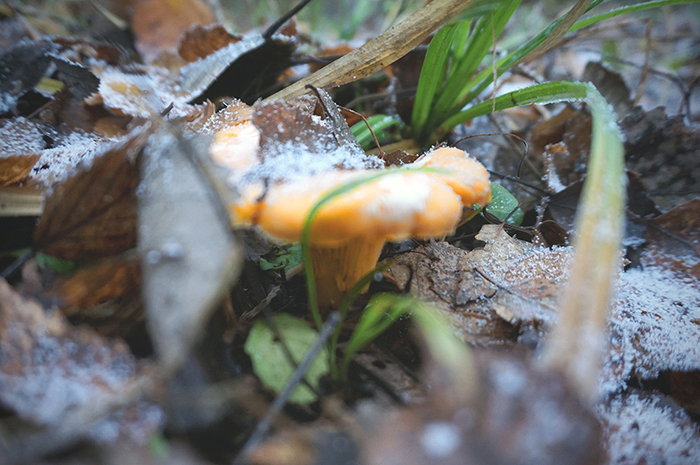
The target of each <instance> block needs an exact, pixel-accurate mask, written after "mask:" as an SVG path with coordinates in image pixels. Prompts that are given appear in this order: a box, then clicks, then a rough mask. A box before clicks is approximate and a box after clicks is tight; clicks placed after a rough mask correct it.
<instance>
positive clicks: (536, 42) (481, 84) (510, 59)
mask: <svg viewBox="0 0 700 465" xmlns="http://www.w3.org/2000/svg"><path fill="white" fill-rule="evenodd" d="M601 2H602V0H595V1H594V2H593V3H592V4H591V5H590V6H589V7H588V8H587V9H586V12H588V11H590V10H591V9H592V8H595V7H596V6H597V5H599V4H600V3H601ZM565 17H566V16H562V17H561V18H559V19H557V20H555V21H553V22H552V23H551V24H550V25H549V26H547V27H546V28H544V29H543V30H541V31H540V32H539V33H537V34H536V35H535V36H534V37H533V38H532V39H530V40H529V41H527V43H525V44H524V45H523V46H521V47H518V48H517V49H516V50H514V51H512V52H511V53H509V54H508V55H506V56H505V57H503V58H501V59H500V60H498V62H497V64H496V75H497V76H501V75H502V74H503V73H505V72H506V71H508V70H509V69H510V68H512V67H513V66H515V65H516V64H517V63H519V62H521V61H524V60H526V59H528V55H531V54H532V53H533V52H534V51H535V50H536V49H537V48H538V47H539V46H540V45H542V44H543V43H544V42H545V41H546V40H547V38H548V37H549V36H551V35H552V34H553V33H554V31H555V30H557V28H558V27H559V26H560V24H561V22H562V21H563V20H564V18H565ZM492 82H493V69H491V68H485V69H483V70H482V71H480V72H479V73H478V74H477V75H476V76H474V77H473V78H472V79H471V80H470V82H469V84H468V85H466V86H465V87H464V90H465V91H466V92H463V93H462V98H461V99H460V100H459V101H457V103H455V105H454V106H453V107H452V108H450V109H449V110H448V111H446V112H445V113H444V114H450V115H454V114H456V113H457V112H459V110H461V108H462V107H463V106H464V105H466V104H467V103H469V102H471V101H473V100H474V99H475V98H476V97H477V96H479V95H480V94H481V93H482V92H483V91H484V90H485V89H486V88H487V87H488V86H489V85H491V83H492Z"/></svg>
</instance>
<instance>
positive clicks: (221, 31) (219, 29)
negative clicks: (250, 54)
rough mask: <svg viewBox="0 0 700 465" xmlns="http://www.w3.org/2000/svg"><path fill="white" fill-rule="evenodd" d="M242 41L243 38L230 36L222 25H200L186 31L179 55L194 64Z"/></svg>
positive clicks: (181, 41) (179, 47) (179, 48)
mask: <svg viewBox="0 0 700 465" xmlns="http://www.w3.org/2000/svg"><path fill="white" fill-rule="evenodd" d="M241 39H243V38H242V37H241V36H236V35H232V34H230V33H229V32H228V31H227V30H226V28H225V27H224V26H222V25H221V24H210V25H201V24H200V25H197V26H195V27H193V28H191V29H188V30H187V31H185V33H184V35H183V36H182V38H181V39H180V44H179V46H178V53H179V54H180V56H181V57H182V58H183V59H184V60H185V61H187V62H193V61H197V60H199V59H201V58H205V57H207V56H209V55H211V54H212V53H214V52H216V51H217V50H219V49H221V48H224V47H225V46H227V45H229V44H235V43H236V42H239V41H240V40H241Z"/></svg>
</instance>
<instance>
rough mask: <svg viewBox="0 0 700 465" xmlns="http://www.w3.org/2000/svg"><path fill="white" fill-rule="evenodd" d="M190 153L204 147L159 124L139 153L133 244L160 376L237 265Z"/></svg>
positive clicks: (178, 359) (216, 204) (220, 211)
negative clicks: (138, 256)
mask: <svg viewBox="0 0 700 465" xmlns="http://www.w3.org/2000/svg"><path fill="white" fill-rule="evenodd" d="M172 130H173V131H175V129H172ZM185 150H187V151H188V152H189V153H190V155H187V154H186V152H185ZM195 151H202V152H206V148H203V147H201V146H199V145H196V144H195V143H194V142H192V141H188V140H185V139H183V138H182V136H181V135H177V134H174V133H171V132H170V130H169V129H168V128H166V127H161V128H160V129H159V130H158V131H156V132H155V133H154V134H152V135H151V136H150V137H149V138H148V143H147V145H146V147H145V149H144V151H143V155H142V163H141V183H140V185H139V188H138V189H139V197H138V223H139V227H138V245H139V250H140V252H141V256H142V262H141V270H142V274H143V299H144V303H145V308H146V319H147V323H148V328H149V331H150V334H151V338H152V340H153V343H154V347H155V351H156V353H157V355H158V357H159V358H160V363H161V365H162V368H163V370H164V371H165V372H166V373H171V372H172V370H176V369H177V368H178V367H179V366H180V365H181V364H182V363H183V362H184V360H185V358H186V356H187V355H188V354H189V352H190V349H191V348H192V345H193V344H194V343H195V341H196V340H197V338H198V336H199V335H200V333H201V330H202V329H203V328H204V325H205V323H206V322H207V321H208V318H209V316H210V315H211V312H212V311H213V309H214V308H215V306H216V305H218V303H219V302H220V299H221V297H222V295H223V293H224V292H225V291H226V290H227V289H228V287H229V286H230V284H231V283H232V281H233V280H234V279H235V278H236V276H237V274H238V271H239V268H240V263H241V260H242V257H241V252H240V249H239V247H238V245H237V243H235V242H234V240H233V237H232V234H231V231H230V229H229V227H228V223H229V216H228V213H227V210H226V209H225V208H224V207H223V206H222V205H221V199H219V198H216V197H215V196H214V193H213V191H212V188H211V186H210V185H208V184H207V183H206V182H205V180H204V179H203V177H202V174H201V173H200V172H199V171H198V170H197V168H195V166H194V164H193V163H192V159H188V157H190V156H194V157H197V155H195V154H194V153H195Z"/></svg>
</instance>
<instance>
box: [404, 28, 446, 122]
mask: <svg viewBox="0 0 700 465" xmlns="http://www.w3.org/2000/svg"><path fill="white" fill-rule="evenodd" d="M456 32H457V27H456V26H454V25H453V26H446V27H443V28H442V29H440V30H439V31H438V32H437V34H435V37H433V40H431V41H430V45H428V51H427V52H426V54H425V60H424V62H423V67H422V68H421V71H420V77H419V79H418V89H417V90H416V98H415V103H414V104H413V113H412V115H411V130H412V131H413V133H414V134H416V133H420V132H422V131H423V127H424V126H425V123H426V121H427V120H428V117H429V115H430V109H431V108H432V105H433V101H434V99H435V94H436V92H437V91H438V89H439V88H440V86H441V84H442V81H443V80H444V79H445V70H446V69H447V60H448V58H449V56H450V46H451V44H452V42H453V39H454V36H455V33H456Z"/></svg>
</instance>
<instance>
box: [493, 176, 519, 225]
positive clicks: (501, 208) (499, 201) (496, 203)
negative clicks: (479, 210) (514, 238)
mask: <svg viewBox="0 0 700 465" xmlns="http://www.w3.org/2000/svg"><path fill="white" fill-rule="evenodd" d="M518 205H519V202H518V199H516V198H515V197H514V196H513V194H511V193H510V192H508V189H506V188H505V187H503V186H501V185H500V184H496V183H495V182H492V183H491V203H489V204H488V206H487V207H486V211H487V212H489V213H491V214H492V215H493V216H495V217H496V218H498V219H499V220H501V221H506V218H508V220H507V221H506V222H507V223H508V224H512V225H513V226H520V225H521V224H522V223H523V217H524V216H525V214H524V213H523V211H522V210H521V209H520V207H519V206H518Z"/></svg>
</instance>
